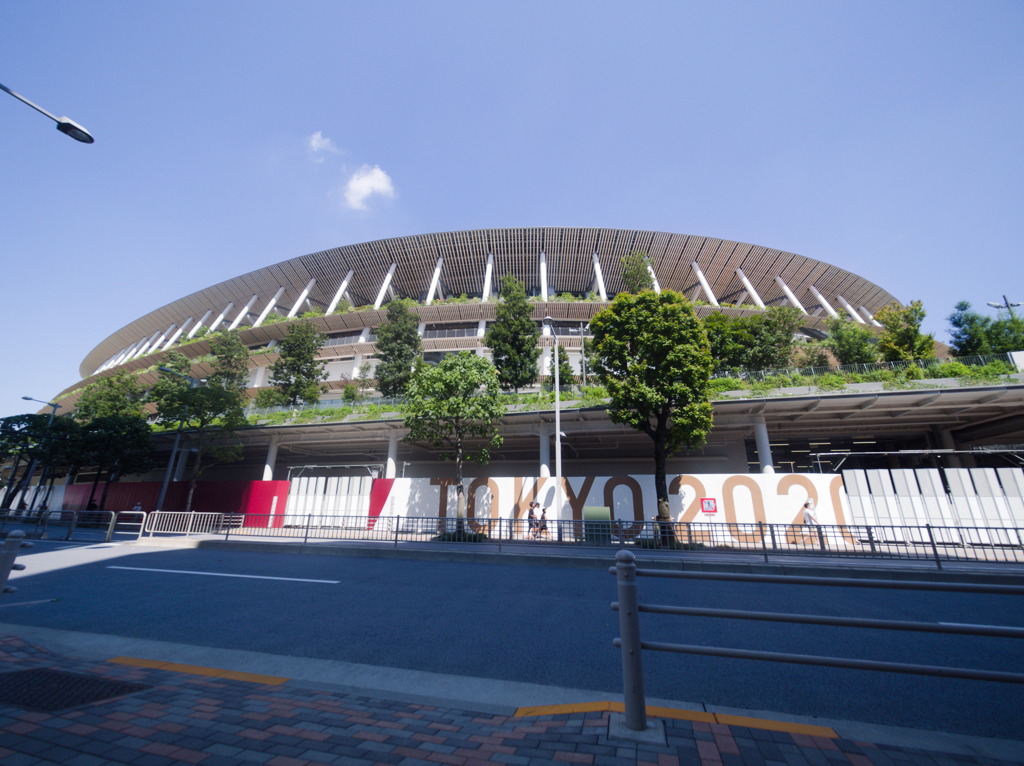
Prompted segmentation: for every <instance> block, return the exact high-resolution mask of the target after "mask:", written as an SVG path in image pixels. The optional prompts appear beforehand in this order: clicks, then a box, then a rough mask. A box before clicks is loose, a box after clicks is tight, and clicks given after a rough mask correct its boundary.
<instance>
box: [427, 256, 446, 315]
mask: <svg viewBox="0 0 1024 766" xmlns="http://www.w3.org/2000/svg"><path fill="white" fill-rule="evenodd" d="M443 263H444V258H438V259H437V263H435V264H434V273H433V275H432V276H431V277H430V287H428V288H427V300H426V305H428V306H429V305H430V304H431V303H433V302H434V294H435V293H436V292H437V283H438V282H440V281H441V266H442V265H443Z"/></svg>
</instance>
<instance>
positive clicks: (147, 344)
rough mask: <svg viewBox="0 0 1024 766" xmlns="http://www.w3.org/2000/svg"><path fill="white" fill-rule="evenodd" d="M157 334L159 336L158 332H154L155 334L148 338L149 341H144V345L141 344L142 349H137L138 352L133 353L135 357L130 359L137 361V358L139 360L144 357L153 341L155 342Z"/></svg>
mask: <svg viewBox="0 0 1024 766" xmlns="http://www.w3.org/2000/svg"><path fill="white" fill-rule="evenodd" d="M159 334H160V331H159V330H157V331H156V332H155V333H153V334H152V335H150V336H149V340H147V341H146V342H145V343H143V344H142V348H140V349H139V350H138V351H137V352H136V353H135V356H133V357H132V359H138V358H139V357H140V356H144V355H145V353H146V352H147V351H148V350H149V347H150V346H152V345H153V341H155V340H156V337H157V336H158V335H159Z"/></svg>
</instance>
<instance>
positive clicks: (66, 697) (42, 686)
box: [0, 668, 150, 713]
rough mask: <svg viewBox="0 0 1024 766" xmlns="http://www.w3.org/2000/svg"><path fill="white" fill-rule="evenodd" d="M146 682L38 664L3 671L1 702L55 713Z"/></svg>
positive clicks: (132, 690)
mask: <svg viewBox="0 0 1024 766" xmlns="http://www.w3.org/2000/svg"><path fill="white" fill-rule="evenodd" d="M149 688H150V687H148V686H145V685H143V684H133V683H127V682H125V681H112V680H110V679H107V678H95V677H93V676H83V675H79V674H78V673H67V672H65V671H63V670H52V669H49V668H36V669H34V670H18V671H15V672H13V673H0V705H9V706H11V707H20V708H24V709H26V710H37V711H40V712H43V713H52V712H54V711H56V710H64V709H66V708H72V707H78V706H79V705H88V704H91V703H93V702H101V701H102V700H107V699H112V698H114V697H123V696H124V695H126V694H134V693H135V692H140V691H143V690H144V689H149Z"/></svg>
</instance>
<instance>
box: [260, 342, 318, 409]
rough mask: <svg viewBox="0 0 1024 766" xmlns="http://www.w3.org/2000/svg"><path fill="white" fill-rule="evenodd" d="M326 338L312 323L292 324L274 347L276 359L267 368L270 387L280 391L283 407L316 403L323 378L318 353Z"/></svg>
mask: <svg viewBox="0 0 1024 766" xmlns="http://www.w3.org/2000/svg"><path fill="white" fill-rule="evenodd" d="M326 340H327V336H326V335H324V334H323V333H322V332H320V331H319V330H317V329H316V327H315V326H314V325H313V323H312V322H295V323H293V324H292V326H291V327H289V328H288V333H287V334H286V335H285V336H284V338H283V339H282V340H281V342H280V344H278V346H277V350H278V353H279V354H280V356H279V357H278V359H277V361H276V362H274V363H273V364H272V365H271V367H270V384H271V385H272V386H276V387H277V389H278V391H280V392H281V394H282V397H283V400H284V401H283V403H284V404H292V405H295V404H299V403H300V402H316V401H319V399H320V394H321V393H323V383H322V381H324V380H326V379H327V363H326V362H324V361H323V360H321V359H320V356H319V351H320V347H321V346H323V344H324V341H326Z"/></svg>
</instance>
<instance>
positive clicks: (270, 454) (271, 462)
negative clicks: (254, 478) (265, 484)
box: [263, 439, 280, 481]
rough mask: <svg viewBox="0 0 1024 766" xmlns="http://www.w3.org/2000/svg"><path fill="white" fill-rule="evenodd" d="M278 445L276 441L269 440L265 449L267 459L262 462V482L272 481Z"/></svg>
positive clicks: (278, 442)
mask: <svg viewBox="0 0 1024 766" xmlns="http://www.w3.org/2000/svg"><path fill="white" fill-rule="evenodd" d="M279 444H280V441H279V440H278V439H271V440H270V445H269V446H268V447H267V457H266V460H264V461H263V481H273V480H274V467H275V466H276V464H277V448H278V445H279Z"/></svg>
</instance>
